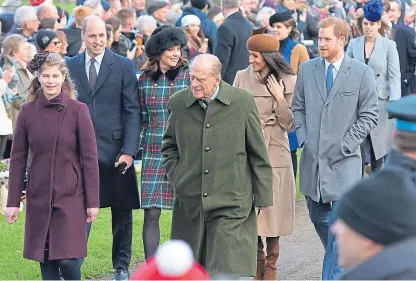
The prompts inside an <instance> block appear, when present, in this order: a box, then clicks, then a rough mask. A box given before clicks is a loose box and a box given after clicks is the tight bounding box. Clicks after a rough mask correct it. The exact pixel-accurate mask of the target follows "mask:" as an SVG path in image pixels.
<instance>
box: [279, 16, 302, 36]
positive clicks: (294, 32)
mask: <svg viewBox="0 0 416 281" xmlns="http://www.w3.org/2000/svg"><path fill="white" fill-rule="evenodd" d="M282 24H283V25H284V26H286V27H287V28H289V27H291V28H292V30H291V31H290V33H289V37H290V38H292V40H295V41H297V40H299V38H300V32H299V29H298V28H297V24H296V21H295V19H293V18H291V19H289V20H287V21H284V22H282Z"/></svg>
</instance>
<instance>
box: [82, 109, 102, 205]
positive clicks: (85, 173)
mask: <svg viewBox="0 0 416 281" xmlns="http://www.w3.org/2000/svg"><path fill="white" fill-rule="evenodd" d="M77 138H78V145H79V154H80V158H81V163H82V177H83V181H84V188H85V197H86V200H85V205H86V207H87V208H97V207H100V186H99V184H100V183H99V172H98V152H97V141H96V138H95V133H94V127H93V125H92V121H91V117H90V114H89V112H88V107H87V105H85V104H81V103H80V109H79V111H78V123H77Z"/></svg>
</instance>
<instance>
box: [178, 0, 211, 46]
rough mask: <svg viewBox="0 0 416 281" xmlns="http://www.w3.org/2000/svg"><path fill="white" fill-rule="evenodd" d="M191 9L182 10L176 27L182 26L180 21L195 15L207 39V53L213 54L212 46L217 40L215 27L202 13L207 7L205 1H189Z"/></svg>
mask: <svg viewBox="0 0 416 281" xmlns="http://www.w3.org/2000/svg"><path fill="white" fill-rule="evenodd" d="M191 5H192V7H185V8H184V9H183V14H182V16H181V17H180V18H179V19H178V21H177V22H176V26H182V23H181V20H182V18H183V17H185V16H187V15H195V16H197V17H198V18H199V19H200V20H201V28H202V32H204V36H205V38H208V51H209V53H211V54H212V53H213V52H214V45H215V42H216V40H217V25H216V24H215V22H213V21H212V20H211V19H209V18H208V15H207V14H206V13H205V12H204V11H203V10H204V9H205V8H206V6H207V5H208V1H207V0H191Z"/></svg>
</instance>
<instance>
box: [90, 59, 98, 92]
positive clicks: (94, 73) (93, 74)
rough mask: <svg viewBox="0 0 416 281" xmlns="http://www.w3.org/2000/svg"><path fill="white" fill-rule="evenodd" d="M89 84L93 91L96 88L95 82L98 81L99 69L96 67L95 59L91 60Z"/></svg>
mask: <svg viewBox="0 0 416 281" xmlns="http://www.w3.org/2000/svg"><path fill="white" fill-rule="evenodd" d="M89 78H90V79H89V81H88V82H89V84H90V90H91V92H92V91H93V90H94V86H95V82H97V70H96V69H95V59H94V58H91V60H90V71H89Z"/></svg>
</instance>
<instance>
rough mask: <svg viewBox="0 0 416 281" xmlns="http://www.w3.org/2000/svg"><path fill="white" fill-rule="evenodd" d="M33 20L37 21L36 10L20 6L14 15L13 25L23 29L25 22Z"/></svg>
mask: <svg viewBox="0 0 416 281" xmlns="http://www.w3.org/2000/svg"><path fill="white" fill-rule="evenodd" d="M34 19H37V15H36V9H35V8H34V7H32V6H21V7H19V8H17V10H16V13H15V14H14V23H15V24H16V25H17V26H18V27H20V28H23V27H24V26H25V23H26V22H27V21H29V20H34Z"/></svg>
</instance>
